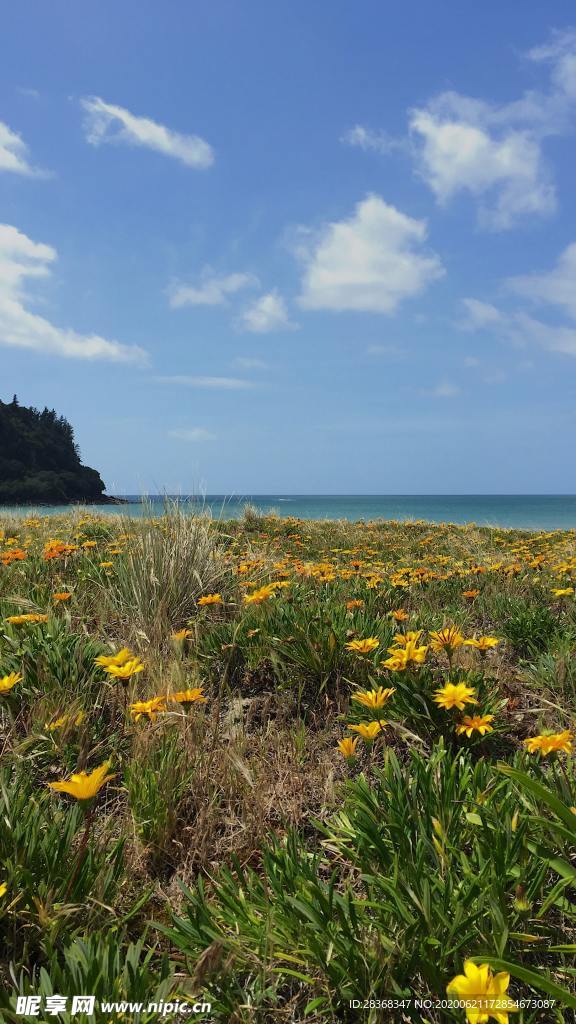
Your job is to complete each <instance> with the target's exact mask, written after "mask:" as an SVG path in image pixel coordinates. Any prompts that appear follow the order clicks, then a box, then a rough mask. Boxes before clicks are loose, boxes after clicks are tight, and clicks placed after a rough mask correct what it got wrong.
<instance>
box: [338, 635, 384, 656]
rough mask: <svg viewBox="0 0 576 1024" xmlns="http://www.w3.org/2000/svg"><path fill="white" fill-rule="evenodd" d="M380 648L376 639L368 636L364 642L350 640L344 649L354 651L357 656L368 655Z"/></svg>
mask: <svg viewBox="0 0 576 1024" xmlns="http://www.w3.org/2000/svg"><path fill="white" fill-rule="evenodd" d="M379 646H380V641H379V639H378V637H375V636H368V637H366V639H365V640H350V641H349V642H348V643H347V644H345V647H346V648H347V650H349V651H356V653H357V654H370V653H371V652H372V651H375V650H376V648H377V647H379Z"/></svg>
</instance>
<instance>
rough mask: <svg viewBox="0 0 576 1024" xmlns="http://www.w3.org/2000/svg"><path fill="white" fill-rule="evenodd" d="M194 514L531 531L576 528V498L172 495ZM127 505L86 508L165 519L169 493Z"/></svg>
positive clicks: (29, 511) (58, 509) (59, 509)
mask: <svg viewBox="0 0 576 1024" xmlns="http://www.w3.org/2000/svg"><path fill="white" fill-rule="evenodd" d="M171 497H172V498H173V499H174V500H177V501H179V502H180V503H181V504H182V505H183V507H184V508H186V509H189V510H190V511H191V512H195V511H198V510H200V509H202V508H205V509H208V510H209V511H210V512H211V513H212V515H213V516H216V517H220V518H224V519H231V518H236V517H237V516H239V515H241V514H242V511H243V509H244V508H245V506H246V505H253V506H255V507H256V508H257V509H258V510H259V511H261V512H263V513H267V512H277V513H278V514H279V515H281V516H294V517H296V518H298V519H348V520H351V521H356V520H360V519H363V520H366V521H368V520H373V519H397V520H410V519H412V520H414V519H424V520H426V521H428V522H431V523H441V522H443V523H477V524H478V525H479V526H498V527H513V528H517V529H528V530H558V529H562V530H572V529H576V495H574V494H568V495H563V494H510V495H503V494H407V495H404V494H255V495H233V496H226V495H221V494H209V495H205V496H202V497H198V496H193V497H182V496H176V495H174V496H171ZM124 499H125V501H126V504H122V505H86V506H83V508H86V509H87V510H89V511H91V512H96V513H104V514H106V515H130V516H142V515H145V514H147V513H148V511H149V510H150V509H151V511H152V514H154V515H161V514H162V509H163V505H164V502H165V500H166V498H165V496H163V495H151V496H149V497H147V498H146V499H144V500H143V499H142V498H139V497H137V496H136V495H125V496H124ZM68 511H70V506H61V505H60V506H58V505H49V506H43V507H39V508H37V509H34V508H32V507H26V508H24V507H17V508H14V507H4V508H2V507H0V515H2V514H3V513H4V514H7V513H8V514H9V513H12V514H14V513H16V514H18V515H26V516H32V515H34V514H39V515H46V514H55V513H66V512H68Z"/></svg>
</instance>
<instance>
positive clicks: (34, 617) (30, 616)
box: [4, 612, 48, 626]
mask: <svg viewBox="0 0 576 1024" xmlns="http://www.w3.org/2000/svg"><path fill="white" fill-rule="evenodd" d="M4 621H5V622H9V623H10V625H11V626H22V625H24V623H25V622H48V616H47V615H39V614H35V613H34V612H28V613H27V614H26V615H9V616H8V618H7V619H5V620H4Z"/></svg>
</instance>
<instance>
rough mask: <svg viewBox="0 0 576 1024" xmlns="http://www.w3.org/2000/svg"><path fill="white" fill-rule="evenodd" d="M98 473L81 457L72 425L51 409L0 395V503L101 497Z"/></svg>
mask: <svg viewBox="0 0 576 1024" xmlns="http://www.w3.org/2000/svg"><path fill="white" fill-rule="evenodd" d="M104 490H105V487H104V483H103V482H102V480H101V478H100V474H99V473H97V472H96V470H95V469H90V467H89V466H83V465H82V462H81V461H80V451H79V448H78V445H77V444H76V442H75V439H74V431H73V429H72V427H71V425H70V423H68V420H66V419H65V418H64V417H63V416H58V415H57V413H56V412H55V410H54V409H48V408H46V409H43V410H42V412H40V411H39V410H38V409H34V408H27V407H26V406H23V405H19V403H18V399H17V397H16V395H14V398H13V399H12V402H11V403H9V404H5V403H4V402H2V401H0V504H4V505H6V504H8V505H10V504H19V503H28V502H30V503H44V504H65V503H68V502H74V501H82V502H85V501H90V502H102V501H107V500H109V499H107V498H106V496H105V495H104Z"/></svg>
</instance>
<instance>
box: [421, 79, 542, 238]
mask: <svg viewBox="0 0 576 1024" xmlns="http://www.w3.org/2000/svg"><path fill="white" fill-rule="evenodd" d="M465 101H466V98H465V97H459V96H458V95H457V94H454V93H444V94H443V95H442V96H439V97H438V98H437V99H436V100H435V101H434V102H433V103H431V104H430V105H429V106H428V107H427V108H425V109H419V110H413V111H412V112H411V114H410V131H411V134H412V137H413V139H414V142H415V155H416V162H417V167H418V170H419V173H420V175H421V177H422V178H423V179H424V181H425V182H426V183H427V185H428V186H429V187H430V188H431V189H432V191H433V192H434V194H435V196H436V198H437V199H438V201H439V202H440V203H442V204H444V203H447V202H448V201H449V200H450V199H452V198H453V197H454V196H455V195H457V194H458V193H459V192H468V193H470V194H471V195H472V196H474V197H475V198H476V199H479V200H481V202H480V207H479V219H480V222H481V223H482V224H483V225H484V226H485V227H489V228H492V229H494V230H503V229H506V228H510V227H511V226H512V225H513V224H514V222H515V221H516V220H517V219H518V218H519V217H521V216H525V215H531V214H537V215H543V214H548V213H552V212H553V211H554V209H555V207H556V197H555V192H554V187H553V185H552V184H551V183H550V182H549V181H548V175H547V171H546V168H545V166H544V162H543V159H542V153H541V147H540V142H539V140H538V139H537V138H536V137H535V136H534V134H533V133H532V132H531V131H530V130H528V129H520V128H514V129H510V130H504V131H499V132H494V131H492V132H491V131H490V130H489V128H488V124H487V122H489V121H490V118H489V117H487V116H486V113H487V111H486V109H485V108H484V106H483V105H479V104H478V105H476V107H475V108H474V110H473V109H472V108H470V109H469V110H468V112H467V113H466V112H465V109H462V108H463V107H464V108H465ZM474 115H475V116H474Z"/></svg>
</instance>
